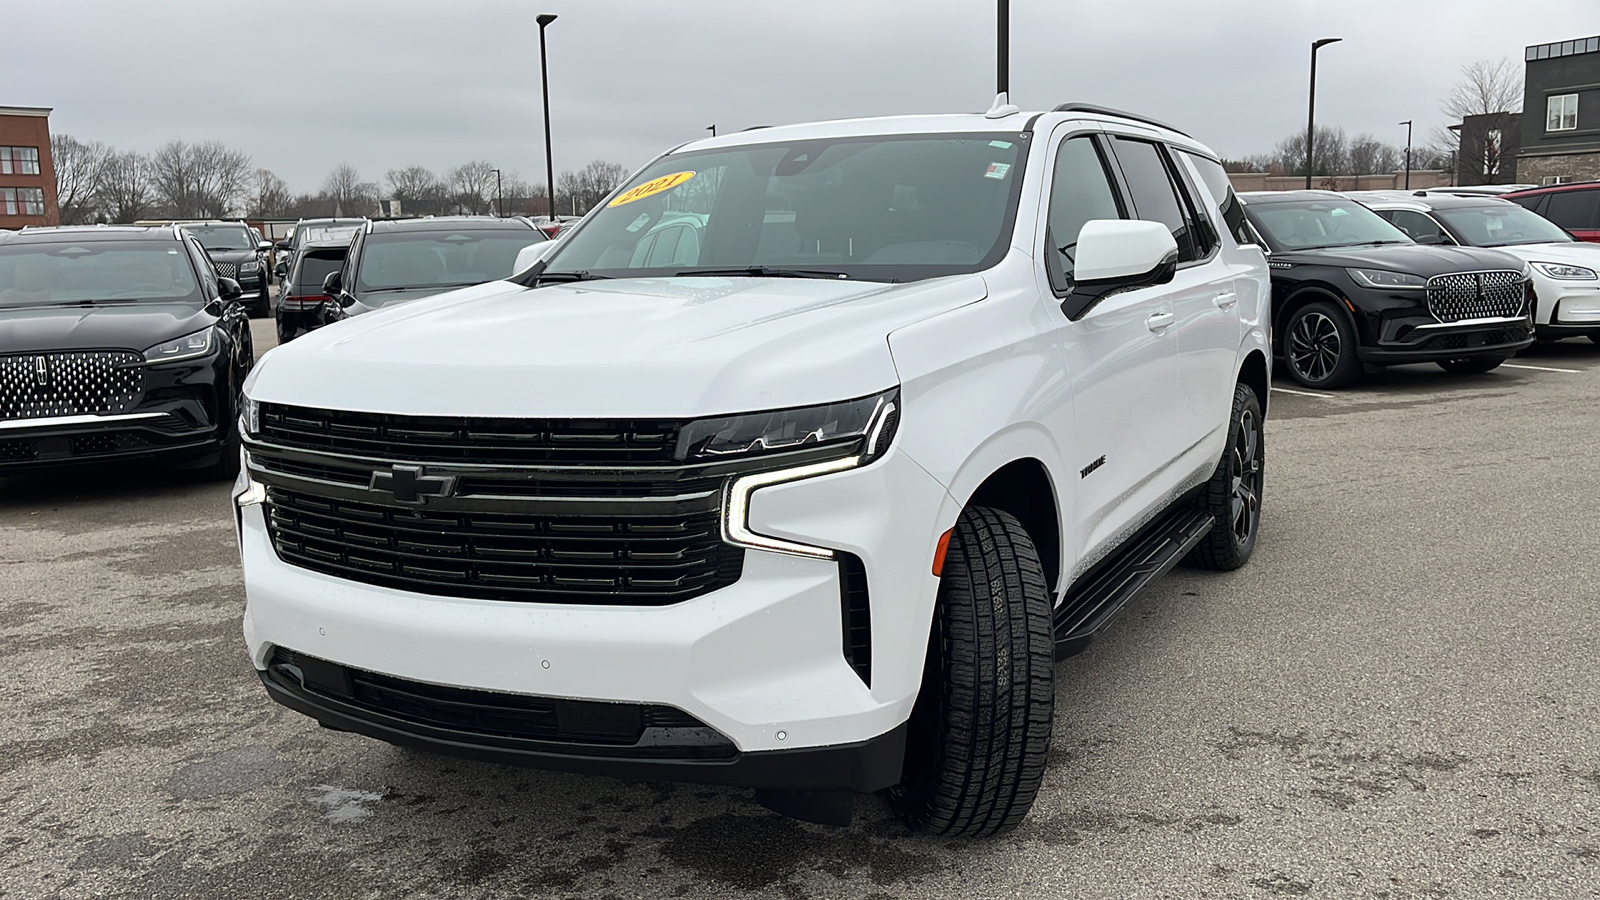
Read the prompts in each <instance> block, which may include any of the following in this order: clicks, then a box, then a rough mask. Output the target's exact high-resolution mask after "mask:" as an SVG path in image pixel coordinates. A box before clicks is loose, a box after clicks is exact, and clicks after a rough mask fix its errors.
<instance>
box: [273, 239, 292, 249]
mask: <svg viewBox="0 0 1600 900" xmlns="http://www.w3.org/2000/svg"><path fill="white" fill-rule="evenodd" d="M272 246H274V247H276V248H278V249H279V250H288V249H289V242H288V241H279V242H277V243H276V244H273V245H272Z"/></svg>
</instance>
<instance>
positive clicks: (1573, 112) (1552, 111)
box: [1544, 94, 1578, 131]
mask: <svg viewBox="0 0 1600 900" xmlns="http://www.w3.org/2000/svg"><path fill="white" fill-rule="evenodd" d="M1577 127H1578V95H1577V94H1562V95H1561V96H1559V97H1551V98H1550V99H1549V100H1547V101H1545V121H1544V130H1545V131H1573V130H1574V129H1576V128H1577Z"/></svg>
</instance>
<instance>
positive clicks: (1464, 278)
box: [1428, 270, 1525, 322]
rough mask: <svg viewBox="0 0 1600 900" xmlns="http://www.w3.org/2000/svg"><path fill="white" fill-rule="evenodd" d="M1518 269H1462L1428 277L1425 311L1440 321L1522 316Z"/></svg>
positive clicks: (1521, 280)
mask: <svg viewBox="0 0 1600 900" xmlns="http://www.w3.org/2000/svg"><path fill="white" fill-rule="evenodd" d="M1524 298H1525V294H1524V288H1523V278H1522V273H1521V272H1514V271H1510V270H1501V271H1492V272H1463V273H1460V274H1456V275H1435V276H1433V277H1432V278H1429V279H1428V311H1429V312H1431V313H1433V315H1434V317H1435V318H1437V319H1438V320H1439V321H1440V322H1460V321H1462V320H1464V319H1487V318H1497V317H1499V318H1508V317H1511V316H1519V315H1522V312H1523V302H1524Z"/></svg>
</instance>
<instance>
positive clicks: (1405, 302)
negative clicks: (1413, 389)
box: [1240, 191, 1533, 388]
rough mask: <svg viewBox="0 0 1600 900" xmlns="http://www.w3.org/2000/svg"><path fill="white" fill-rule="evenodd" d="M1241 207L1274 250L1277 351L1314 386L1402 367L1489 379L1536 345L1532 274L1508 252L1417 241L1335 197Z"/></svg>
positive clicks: (1269, 196)
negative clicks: (1427, 365) (1425, 366)
mask: <svg viewBox="0 0 1600 900" xmlns="http://www.w3.org/2000/svg"><path fill="white" fill-rule="evenodd" d="M1240 199H1241V200H1243V201H1244V204H1245V207H1244V208H1245V217H1246V218H1247V219H1248V220H1249V222H1250V225H1251V227H1252V228H1253V229H1254V230H1255V232H1256V233H1257V234H1259V235H1260V236H1261V238H1262V240H1263V241H1264V242H1265V244H1266V247H1267V249H1268V251H1269V253H1270V255H1269V259H1268V265H1269V266H1270V267H1271V269H1272V344H1273V351H1274V352H1275V353H1276V354H1277V355H1278V356H1280V357H1281V358H1282V359H1283V361H1284V362H1285V363H1286V364H1287V365H1286V368H1287V369H1288V371H1289V374H1290V375H1291V376H1293V378H1294V379H1295V380H1296V381H1298V382H1300V383H1301V384H1303V385H1305V386H1306V387H1310V388H1337V387H1345V386H1348V385H1350V384H1354V383H1355V382H1356V381H1357V380H1359V379H1360V377H1361V375H1362V373H1363V372H1364V371H1365V369H1366V367H1368V366H1374V367H1381V366H1392V365H1400V364H1404V363H1421V362H1431V363H1437V364H1438V365H1439V367H1440V368H1443V369H1444V370H1445V371H1447V372H1456V373H1480V372H1487V371H1489V370H1490V369H1493V368H1494V367H1496V366H1498V365H1500V364H1501V363H1502V362H1504V361H1505V360H1507V359H1509V358H1510V357H1511V356H1512V355H1514V354H1515V353H1516V352H1517V351H1518V350H1521V349H1522V348H1524V347H1526V346H1528V345H1529V344H1531V343H1533V323H1532V321H1531V320H1530V318H1529V313H1530V311H1531V309H1532V304H1531V297H1532V288H1531V287H1530V285H1531V281H1530V275H1529V271H1528V266H1527V264H1526V263H1524V262H1523V261H1522V260H1520V259H1517V258H1516V257H1514V256H1511V255H1510V254H1507V253H1502V252H1499V251H1495V250H1483V249H1477V248H1473V247H1437V246H1422V245H1419V244H1417V243H1416V242H1415V241H1413V240H1411V238H1409V237H1407V236H1406V234H1405V233H1404V232H1402V231H1401V230H1400V229H1398V228H1396V227H1395V226H1393V225H1391V224H1390V223H1389V222H1387V221H1385V220H1384V219H1383V218H1381V217H1380V216H1379V215H1378V214H1377V213H1374V212H1373V211H1372V210H1370V209H1368V208H1367V207H1365V206H1362V205H1361V204H1359V203H1357V202H1355V201H1354V200H1351V199H1349V198H1347V197H1344V196H1342V195H1340V194H1335V193H1332V192H1328V191H1281V192H1256V193H1246V194H1242V195H1240Z"/></svg>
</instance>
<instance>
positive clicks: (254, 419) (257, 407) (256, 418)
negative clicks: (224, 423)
mask: <svg viewBox="0 0 1600 900" xmlns="http://www.w3.org/2000/svg"><path fill="white" fill-rule="evenodd" d="M239 430H240V431H243V432H244V433H245V434H248V435H250V436H251V437H255V436H256V435H257V434H259V433H260V432H261V404H259V403H257V402H256V401H254V400H251V399H250V398H249V397H244V398H242V399H241V400H240V401H239Z"/></svg>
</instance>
